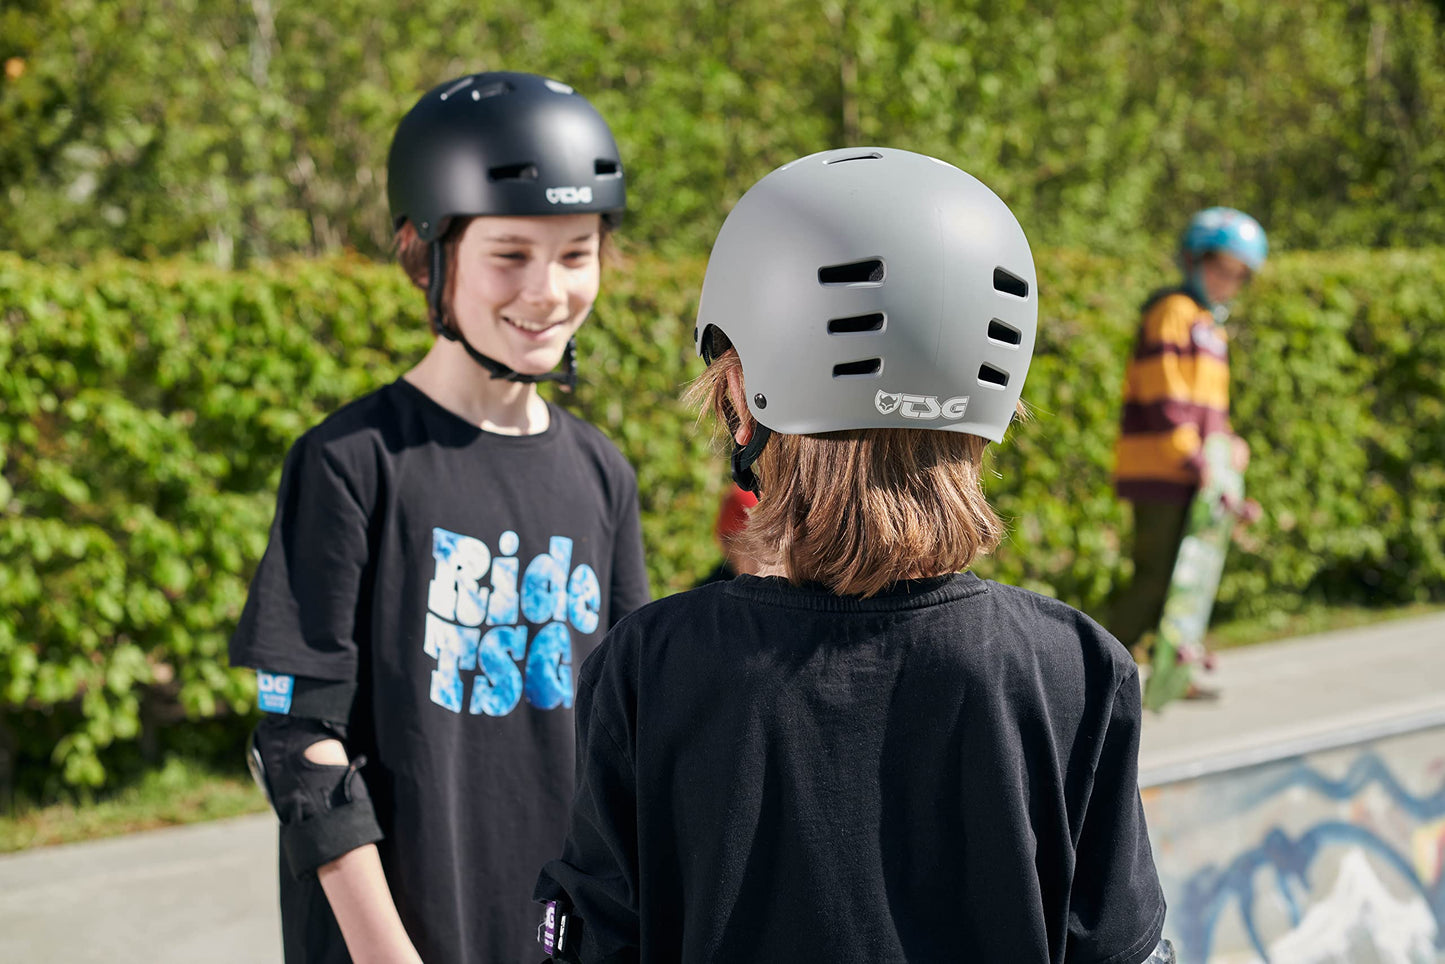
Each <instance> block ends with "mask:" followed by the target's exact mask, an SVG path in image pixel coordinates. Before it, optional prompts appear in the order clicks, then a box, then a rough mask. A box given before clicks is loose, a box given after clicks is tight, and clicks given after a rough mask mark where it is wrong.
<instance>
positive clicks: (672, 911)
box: [536, 148, 1170, 964]
mask: <svg viewBox="0 0 1445 964" xmlns="http://www.w3.org/2000/svg"><path fill="white" fill-rule="evenodd" d="M1035 285H1036V283H1035V276H1034V266H1033V259H1032V255H1031V253H1030V251H1029V246H1028V242H1027V239H1026V238H1025V237H1024V234H1023V231H1022V229H1021V228H1020V227H1019V225H1018V222H1017V221H1016V220H1015V219H1014V217H1013V215H1012V214H1011V213H1010V211H1009V210H1008V208H1007V206H1005V205H1004V203H1003V202H1002V201H1001V200H999V199H998V197H996V196H995V195H994V194H993V193H992V192H991V191H989V190H988V188H986V187H985V186H984V185H982V184H981V183H979V182H978V181H976V180H975V179H973V178H972V177H970V176H969V175H967V174H965V173H964V172H962V171H960V170H958V169H957V168H954V167H952V166H950V165H948V164H945V163H943V162H941V161H937V160H935V159H933V158H929V157H924V156H922V155H918V154H911V153H908V152H905V151H897V150H888V149H883V148H860V149H853V150H838V151H829V152H824V153H822V154H815V155H812V156H810V157H806V158H803V159H801V160H797V161H794V162H792V163H791V164H788V165H785V166H784V167H782V168H780V169H779V170H777V171H775V172H773V173H772V174H770V175H769V176H768V177H766V178H764V179H763V180H762V181H761V182H759V183H758V184H757V185H755V186H754V187H753V188H752V189H751V190H750V191H749V192H748V193H747V194H746V195H745V196H744V197H743V199H742V200H741V201H740V202H739V203H738V205H737V206H736V207H735V208H734V209H733V211H732V213H731V214H730V215H729V217H728V219H727V222H726V224H724V226H723V228H722V231H721V233H720V234H719V236H718V239H717V242H716V244H715V246H714V248H713V251H712V257H711V260H710V262H709V264H708V269H707V276H706V280H705V282H704V285H703V293H702V300H701V304H700V308H699V318H698V327H697V331H696V333H695V337H696V341H697V348H698V351H699V353H700V354H701V355H702V356H703V357H704V359H706V361H707V362H708V368H707V370H706V372H705V374H704V375H703V376H702V378H701V379H700V382H699V385H698V387H697V389H696V395H697V396H698V397H700V398H701V399H702V400H703V401H704V403H705V405H706V406H707V407H708V408H709V409H710V410H711V411H712V413H713V414H715V415H716V416H717V418H718V420H719V422H721V423H722V424H724V425H726V427H727V431H728V433H729V435H730V436H731V441H732V442H733V457H732V463H733V471H734V475H735V478H736V479H737V481H738V483H739V484H740V485H742V486H743V487H744V488H750V489H754V490H759V491H760V493H761V498H760V501H759V503H758V505H757V507H756V508H755V509H754V510H753V512H752V516H751V519H750V521H749V525H748V527H747V529H746V531H745V533H744V534H743V535H742V538H744V539H745V540H747V544H748V545H749V547H750V548H751V549H752V550H753V552H754V554H755V555H756V557H758V558H760V559H763V560H765V561H766V566H765V568H764V569H763V570H762V573H761V574H760V575H740V576H738V577H737V578H736V579H734V580H732V581H730V582H722V583H715V584H711V585H708V586H704V587H702V588H699V589H695V590H693V591H691V592H688V593H684V594H681V595H678V596H673V597H671V598H669V599H665V600H662V601H661V602H657V603H653V604H652V605H650V606H647V607H644V608H643V609H641V610H640V611H638V612H637V613H635V614H633V615H632V616H631V617H629V618H627V619H625V620H623V621H622V622H620V623H619V624H618V625H617V626H616V627H615V628H614V629H613V630H612V632H611V633H610V634H609V635H608V637H607V639H606V640H605V641H604V643H603V644H602V646H601V647H599V648H598V650H597V651H596V652H595V653H594V654H593V655H592V656H591V657H590V658H589V659H588V661H587V663H586V665H585V666H584V667H583V669H582V672H581V674H580V680H579V690H578V698H577V729H578V790H577V794H576V797H575V798H574V800H573V805H572V817H571V825H570V831H569V834H568V838H567V842H566V846H565V848H564V850H563V853H562V856H561V858H560V859H558V860H553V861H551V862H550V863H548V864H547V865H546V867H545V868H544V870H543V871H542V873H541V876H540V878H539V880H538V884H537V889H536V897H537V899H538V900H540V901H544V902H548V903H549V907H548V909H547V919H546V922H545V923H544V929H543V932H542V937H543V938H544V939H545V940H544V946H545V947H546V949H547V950H548V951H549V952H551V953H552V954H553V955H554V959H555V960H557V961H582V962H586V964H598V962H607V964H621V962H638V961H647V962H670V964H674V962H684V964H692V962H713V961H716V962H737V961H757V962H764V961H766V962H780V961H827V962H830V964H847V962H857V964H888V962H905V961H906V962H914V964H917V962H935V961H936V962H944V961H949V962H952V961H989V962H994V961H996V962H1009V964H1018V962H1039V964H1044V962H1052V964H1063V962H1071V964H1072V962H1089V964H1105V962H1107V964H1140V962H1142V961H1145V960H1146V959H1149V958H1150V957H1151V955H1153V954H1155V952H1156V949H1157V950H1158V952H1159V954H1160V957H1159V958H1158V959H1159V960H1166V959H1170V958H1168V957H1167V956H1165V955H1166V954H1167V944H1165V945H1161V943H1160V935H1161V930H1162V927H1163V922H1164V900H1163V897H1162V894H1161V892H1160V888H1159V883H1158V879H1157V875H1156V873H1155V869H1154V865H1153V860H1152V857H1151V855H1150V850H1149V842H1148V839H1147V836H1146V833H1145V825H1144V815H1143V811H1142V809H1141V806H1140V800H1139V794H1138V789H1137V784H1136V779H1137V778H1136V768H1137V762H1136V757H1137V751H1138V740H1139V721H1140V695H1139V681H1138V676H1137V672H1136V670H1135V666H1134V662H1133V660H1132V659H1131V658H1130V656H1129V653H1128V651H1127V650H1125V649H1124V648H1123V647H1122V646H1120V645H1119V643H1118V642H1117V641H1116V640H1114V639H1113V637H1111V636H1110V635H1109V634H1108V633H1107V632H1105V631H1104V630H1103V629H1102V628H1100V627H1099V626H1098V625H1096V624H1095V623H1094V622H1092V621H1091V620H1090V619H1089V618H1088V617H1087V616H1085V615H1083V614H1082V613H1079V612H1077V611H1075V610H1073V609H1071V608H1069V607H1068V606H1066V605H1063V604H1062V603H1059V602H1056V601H1054V600H1051V599H1048V598H1045V597H1043V596H1039V595H1035V594H1033V593H1030V592H1026V591H1024V590H1021V589H1016V588H1013V587H1010V586H1004V585H1000V584H998V583H994V582H989V581H986V580H983V579H980V578H978V577H977V576H975V575H973V574H971V573H969V572H967V571H966V570H967V569H968V567H969V565H970V564H971V563H972V562H973V561H974V559H975V558H977V557H978V556H979V555H980V554H982V553H985V552H987V551H989V550H990V549H992V548H993V547H994V546H995V545H996V544H997V543H998V541H999V539H1000V538H1001V536H1002V533H1003V527H1002V525H1001V524H1000V521H999V519H998V517H997V516H996V515H995V514H994V512H993V511H992V509H990V507H989V506H988V504H987V502H986V501H985V499H984V496H983V492H982V489H981V487H980V470H981V466H982V462H983V454H984V449H985V447H986V445H987V443H988V442H989V441H995V442H996V441H1000V440H1001V439H1002V438H1003V435H1004V431H1005V429H1006V428H1007V426H1008V424H1009V421H1010V419H1011V418H1012V417H1013V415H1014V413H1015V410H1016V407H1017V406H1018V402H1019V395H1020V391H1021V389H1022V387H1023V382H1024V377H1025V375H1026V373H1027V370H1028V364H1029V359H1030V356H1031V354H1032V351H1033V344H1034V336H1035V328H1036V319H1037V300H1036V291H1035Z"/></svg>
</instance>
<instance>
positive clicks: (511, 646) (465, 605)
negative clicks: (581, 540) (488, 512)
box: [424, 526, 602, 716]
mask: <svg viewBox="0 0 1445 964" xmlns="http://www.w3.org/2000/svg"><path fill="white" fill-rule="evenodd" d="M572 545H573V543H572V540H571V539H570V538H568V537H566V536H553V537H552V538H551V540H550V543H549V546H548V551H547V552H545V553H542V554H540V555H538V556H535V557H534V558H533V559H532V560H531V561H530V562H528V563H527V567H526V569H525V570H523V569H522V568H521V560H520V559H519V558H518V557H517V551H518V549H519V548H520V540H519V539H518V537H517V534H516V533H515V532H512V531H510V530H509V531H507V532H503V533H502V534H501V536H500V538H498V540H497V551H496V552H495V553H493V552H492V550H491V547H489V546H488V545H487V544H486V543H485V542H483V541H482V540H481V539H477V538H475V537H473V536H468V535H463V534H461V533H457V532H451V531H450V530H447V529H443V528H441V527H439V526H438V527H435V528H433V529H432V558H433V559H434V560H435V563H436V573H435V575H434V576H433V577H432V580H431V584H430V586H429V590H428V593H427V614H426V642H425V644H424V645H425V650H426V654H427V655H428V656H430V657H432V658H433V659H435V660H436V661H437V665H436V669H434V670H432V674H431V700H432V702H433V703H436V704H437V705H439V706H444V707H446V708H447V709H449V710H451V711H452V712H453V713H461V712H462V711H463V707H464V706H465V708H466V712H468V713H470V714H473V715H480V714H486V715H488V716H506V715H507V714H508V713H510V712H512V711H513V710H514V709H516V708H517V705H518V704H519V703H520V702H521V700H522V697H523V696H525V697H526V699H527V702H528V703H530V704H532V705H533V706H535V707H537V708H538V709H542V710H551V709H556V708H557V707H559V706H561V707H570V706H571V705H572V632H571V630H573V629H575V630H576V631H577V632H579V633H583V634H590V633H593V632H596V630H597V627H598V622H599V611H600V609H601V605H602V588H601V584H600V583H599V581H598V579H597V573H596V571H595V570H594V569H593V568H592V567H591V566H590V565H588V564H587V563H585V562H584V563H581V564H579V565H577V566H575V567H573V565H572ZM532 626H537V627H539V628H537V630H536V632H535V633H532V631H531V629H530V627H532ZM468 680H470V681H471V686H470V687H468V686H467V685H466V684H467V681H468ZM468 691H469V692H468Z"/></svg>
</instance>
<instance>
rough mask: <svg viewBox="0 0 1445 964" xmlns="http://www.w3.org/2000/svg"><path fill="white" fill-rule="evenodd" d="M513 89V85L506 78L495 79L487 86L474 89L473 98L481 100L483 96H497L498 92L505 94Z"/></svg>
mask: <svg viewBox="0 0 1445 964" xmlns="http://www.w3.org/2000/svg"><path fill="white" fill-rule="evenodd" d="M511 89H512V85H511V84H509V83H507V82H506V81H505V80H498V81H493V82H492V83H490V84H487V85H486V86H485V87H478V88H477V89H476V90H474V91H472V100H481V99H482V98H483V97H495V96H497V95H498V94H505V93H506V92H507V91H509V90H511Z"/></svg>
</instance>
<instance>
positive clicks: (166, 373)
mask: <svg viewBox="0 0 1445 964" xmlns="http://www.w3.org/2000/svg"><path fill="white" fill-rule="evenodd" d="M1038 261H1039V265H1040V292H1041V297H1042V308H1043V310H1042V314H1041V337H1040V342H1039V350H1038V355H1037V357H1036V359H1035V362H1034V367H1033V370H1032V372H1031V376H1030V379H1029V383H1028V387H1027V389H1026V392H1025V396H1026V398H1027V399H1028V400H1029V401H1030V402H1031V403H1032V404H1033V406H1034V409H1035V417H1034V418H1033V419H1032V420H1031V421H1030V422H1028V423H1027V424H1025V425H1023V426H1021V427H1019V428H1016V429H1015V430H1014V433H1013V435H1012V437H1011V440H1010V442H1009V443H1007V444H1006V445H1004V446H1002V447H1001V448H1000V449H999V450H998V455H997V459H996V463H995V464H996V469H997V473H998V475H997V477H996V478H993V479H992V480H991V482H990V484H989V489H990V494H991V496H992V497H993V498H994V499H995V500H996V502H997V504H998V505H999V506H1000V508H1001V509H1002V511H1003V512H1004V513H1005V514H1006V515H1007V516H1008V517H1009V518H1010V519H1011V520H1012V525H1013V535H1012V537H1011V539H1010V541H1009V542H1008V544H1007V545H1006V546H1004V547H1003V549H1002V550H1001V551H1000V552H999V553H998V554H997V556H996V557H995V558H993V559H991V560H988V561H987V562H986V563H984V564H983V565H982V566H981V567H980V568H981V569H982V570H983V571H985V572H986V573H987V574H989V575H993V576H996V577H998V578H1001V579H1006V580H1009V581H1013V582H1017V583H1021V584H1023V585H1026V586H1029V587H1032V588H1036V589H1039V590H1041V591H1044V592H1048V593H1051V594H1054V595H1058V596H1060V597H1061V598H1063V599H1066V600H1068V601H1069V602H1071V603H1074V604H1076V605H1080V606H1082V607H1084V608H1085V609H1088V610H1091V611H1097V609H1098V607H1099V605H1100V603H1101V602H1102V600H1103V598H1104V596H1105V594H1106V593H1107V592H1108V590H1109V588H1110V586H1111V585H1112V584H1113V582H1114V581H1115V580H1116V579H1117V578H1119V576H1120V575H1121V570H1122V569H1124V568H1125V566H1126V564H1125V562H1124V561H1123V558H1124V557H1123V554H1122V549H1121V545H1122V544H1123V543H1122V540H1121V537H1120V536H1121V525H1122V524H1123V523H1124V521H1125V516H1124V513H1123V511H1122V510H1121V507H1120V506H1119V504H1118V503H1117V502H1116V501H1115V500H1114V498H1113V497H1112V494H1111V492H1110V489H1109V482H1108V467H1109V463H1110V457H1111V446H1112V443H1113V438H1114V435H1115V425H1116V421H1117V417H1118V408H1119V392H1120V386H1121V381H1122V375H1123V363H1124V358H1125V356H1126V354H1127V351H1128V348H1129V342H1130V339H1131V337H1132V331H1133V325H1134V321H1135V318H1136V313H1137V307H1138V304H1139V302H1140V301H1141V299H1142V298H1143V296H1144V295H1145V293H1146V292H1147V291H1148V290H1149V289H1150V288H1151V287H1153V286H1155V284H1157V283H1158V282H1159V281H1160V280H1161V279H1162V278H1163V277H1164V273H1165V271H1166V270H1167V269H1166V266H1165V265H1164V264H1163V263H1162V262H1161V263H1155V264H1145V263H1125V262H1120V261H1117V260H1111V259H1105V258H1099V257H1093V256H1088V255H1083V254H1079V253H1071V252H1066V251H1054V252H1043V253H1041V254H1040V255H1039V257H1038ZM701 270H702V264H701V263H700V262H696V261H688V262H682V263H672V262H664V261H661V260H656V259H653V258H650V257H637V258H636V259H635V260H634V261H633V262H632V263H631V264H630V265H627V266H625V267H624V268H623V270H621V271H614V272H613V274H612V276H611V277H610V278H609V279H608V281H607V284H606V293H605V295H604V298H603V300H602V302H601V303H600V304H599V306H598V310H597V317H596V319H595V320H594V321H592V322H589V324H588V325H587V326H585V327H584V328H583V330H582V334H581V336H580V342H581V353H582V358H583V371H584V375H585V379H586V381H585V384H584V385H583V386H582V387H581V389H580V390H579V391H578V393H577V395H576V397H575V399H572V400H569V402H568V404H572V405H575V406H576V407H577V408H578V409H579V410H580V412H581V413H582V414H583V415H584V416H585V417H587V418H588V419H590V420H592V421H593V422H595V423H596V424H598V425H599V426H600V427H601V428H602V429H603V430H604V431H606V432H607V433H608V434H609V435H610V436H611V437H612V438H613V439H615V440H616V441H617V443H618V444H619V445H620V446H621V448H622V449H623V451H624V452H625V453H626V454H627V456H628V457H629V458H630V459H631V460H632V462H633V463H634V464H635V465H636V466H637V469H638V475H639V479H640V483H641V493H642V500H643V525H644V530H645V536H646V540H647V546H648V552H649V566H650V569H651V574H652V579H653V585H654V589H655V591H657V592H667V591H674V590H677V589H681V588H684V587H686V586H687V585H689V584H690V583H691V581H692V580H693V579H694V578H695V577H696V576H698V575H700V574H701V573H702V572H704V571H705V570H706V569H707V568H708V566H709V565H710V564H711V563H712V561H713V560H714V549H713V546H712V543H711V537H710V529H711V523H712V515H713V511H714V507H715V505H716V498H717V494H718V493H719V492H720V491H721V485H722V480H723V468H722V466H723V463H722V459H721V457H720V456H719V455H718V454H717V453H716V452H714V451H713V450H712V448H711V446H710V445H709V443H708V441H707V439H706V437H705V436H706V433H705V432H702V431H699V430H697V428H696V427H695V422H694V418H693V416H692V415H691V414H690V413H689V412H687V411H685V410H683V408H682V406H681V405H680V404H679V402H678V395H679V392H680V389H681V387H682V386H683V384H684V383H685V382H686V380H687V379H688V378H690V377H691V376H692V375H693V374H694V373H695V372H696V370H697V364H698V363H697V362H696V361H695V359H693V357H692V351H691V343H690V332H691V327H692V316H693V311H694V308H695V304H696V292H697V289H698V284H699V281H700V277H701ZM420 309H421V297H420V295H418V294H417V293H416V292H415V291H414V290H412V289H411V288H410V287H409V286H408V285H407V284H406V282H405V280H404V279H403V278H402V276H401V273H400V272H399V271H398V270H397V269H395V268H393V267H390V266H378V265H374V264H371V263H366V262H361V261H359V260H332V261H326V262H306V261H290V262H280V263H275V264H271V265H268V266H264V267H258V268H256V269H254V270H248V271H245V272H235V273H226V272H220V271H217V270H214V269H210V268H205V267H200V266H197V265H194V264H186V263H161V264H145V263H139V262H132V261H112V262H104V263H99V264H96V265H92V266H88V267H84V268H79V269H75V268H65V267H53V266H49V267H41V266H37V265H34V264H31V263H27V262H24V261H22V260H20V259H18V258H15V257H13V256H7V255H0V313H3V314H0V317H3V323H0V412H3V415H0V459H3V465H0V469H3V476H0V763H3V762H4V761H5V760H6V759H7V758H8V759H9V760H10V764H9V766H10V769H11V770H12V771H15V772H17V773H18V778H17V779H18V782H19V784H20V785H21V786H22V787H23V788H26V789H27V790H28V791H29V792H32V793H47V792H51V793H53V792H56V791H59V790H61V789H62V788H63V787H64V786H67V785H69V786H80V787H95V786H102V785H104V784H105V783H106V781H107V780H110V779H114V778H115V777H116V776H117V775H118V774H123V773H125V772H128V771H129V770H131V769H133V768H134V767H135V766H137V765H139V764H140V763H141V761H142V760H143V759H144V758H145V757H146V755H147V754H150V755H151V756H152V757H153V756H154V755H155V754H157V753H158V752H159V751H160V749H164V748H169V747H174V746H176V745H177V744H178V741H179V742H181V743H185V744H186V745H187V746H189V747H191V748H195V747H200V748H202V749H204V748H206V747H208V746H209V747H219V746H223V745H225V744H226V742H227V741H231V740H235V739H236V738H237V733H238V732H239V729H240V727H241V726H243V725H244V723H245V717H246V714H248V713H249V712H250V707H251V706H252V705H253V693H252V691H251V686H252V684H251V682H250V680H249V679H248V677H247V676H246V675H245V674H233V673H231V672H230V671H229V670H227V669H226V665H225V653H226V640H227V636H228V633H229V631H230V628H231V626H232V624H233V623H234V621H235V619H236V617H237V615H238V614H239V611H240V607H241V604H242V602H243V599H244V593H245V588H246V580H247V577H248V575H249V573H250V571H251V569H252V567H253V566H254V565H255V563H256V561H257V559H258V558H259V557H260V554H261V551H262V548H263V546H264V542H265V538H266V531H267V525H268V522H269V519H270V515H271V512H272V503H273V497H274V495H273V493H274V486H275V484H276V481H277V477H278V473H279V468H280V464H281V459H282V456H283V454H284V452H285V450H286V448H287V446H288V445H289V444H290V442H291V441H292V440H293V439H294V438H295V437H296V436H297V435H298V434H299V433H300V432H301V431H303V430H304V429H305V428H306V427H307V426H309V425H311V424H313V423H315V422H316V421H317V420H319V419H320V418H321V417H322V416H323V415H324V414H325V413H326V412H327V411H328V410H330V409H332V408H335V407H336V406H337V405H339V404H340V403H342V402H343V401H344V400H346V399H349V398H351V397H354V396H355V395H357V394H360V393H362V392H365V391H367V390H368V389H370V388H373V387H375V386H378V385H380V384H383V383H384V382H386V381H388V380H390V379H392V378H394V377H396V376H397V375H398V374H399V373H400V372H401V371H402V370H404V369H405V368H406V367H407V366H408V365H409V364H411V363H412V362H413V361H414V360H415V359H417V358H419V357H420V355H421V354H422V353H423V352H424V351H425V349H426V346H427V344H428V342H429V336H428V334H427V331H426V328H425V326H424V324H423V322H422V320H421V311H420ZM1240 309H1241V310H1240V312H1239V317H1238V320H1237V321H1236V322H1234V323H1233V325H1234V328H1235V341H1234V365H1235V421H1236V424H1237V426H1238V428H1239V429H1240V430H1241V432H1242V433H1243V434H1244V435H1245V436H1246V437H1247V438H1248V439H1249V441H1250V444H1251V445H1252V446H1253V449H1254V453H1255V461H1254V464H1253V466H1252V467H1251V470H1250V474H1249V485H1250V488H1251V491H1252V493H1253V494H1254V495H1255V496H1256V497H1258V498H1259V499H1260V500H1261V502H1263V504H1264V507H1265V510H1266V517H1265V520H1264V521H1263V523H1261V525H1260V526H1259V527H1258V528H1257V529H1256V530H1255V531H1254V533H1253V535H1252V542H1251V543H1250V544H1249V545H1248V546H1247V547H1245V548H1242V549H1240V550H1238V551H1235V552H1234V553H1233V554H1232V555H1231V558H1230V567H1229V573H1228V575H1227V577H1226V579H1225V582H1224V585H1223V588H1222V589H1221V597H1220V598H1221V601H1220V612H1221V615H1223V616H1225V617H1228V616H1241V615H1249V616H1259V615H1261V614H1269V613H1278V614H1280V615H1283V614H1287V613H1289V612H1292V611H1294V610H1296V609H1298V608H1300V607H1301V605H1302V604H1303V602H1304V601H1306V600H1317V599H1325V600H1328V601H1336V600H1338V601H1345V600H1349V601H1361V600H1364V601H1404V600H1417V599H1439V598H1445V546H1442V532H1445V519H1442V510H1441V506H1442V504H1445V374H1442V373H1445V339H1442V338H1441V337H1440V334H1439V333H1440V332H1441V331H1445V250H1428V251H1415V252H1408V253H1404V252H1358V253H1332V254H1316V255H1310V254H1300V255H1286V256H1283V257H1280V258H1278V259H1276V260H1275V261H1274V262H1272V263H1271V266H1270V268H1269V269H1268V270H1267V271H1266V273H1265V274H1264V276H1263V277H1262V278H1261V279H1260V280H1259V282H1258V283H1257V285H1256V286H1255V288H1254V289H1253V290H1252V291H1251V292H1249V294H1248V296H1247V299H1246V301H1245V302H1244V303H1243V304H1242V305H1241V306H1240ZM179 719H186V720H189V721H191V724H192V725H188V726H184V727H178V726H173V725H168V724H171V723H174V722H176V721H177V720H179ZM202 721H205V722H204V723H202ZM0 777H4V774H3V773H0Z"/></svg>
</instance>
